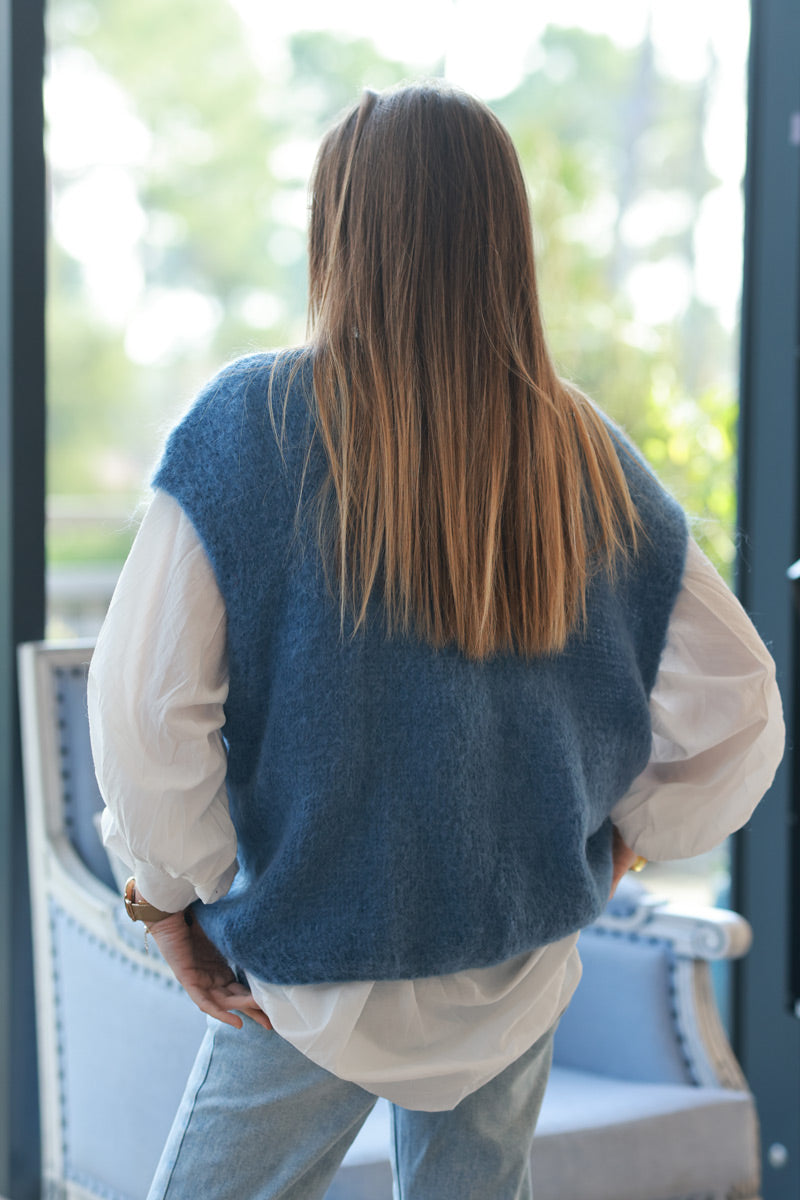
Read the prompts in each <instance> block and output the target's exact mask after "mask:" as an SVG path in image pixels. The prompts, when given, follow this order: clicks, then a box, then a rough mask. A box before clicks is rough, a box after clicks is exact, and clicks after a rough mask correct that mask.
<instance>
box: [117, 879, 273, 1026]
mask: <svg viewBox="0 0 800 1200" xmlns="http://www.w3.org/2000/svg"><path fill="white" fill-rule="evenodd" d="M137 898H138V897H137ZM188 916H189V920H190V921H191V924H187V922H186V918H185V917H184V914H183V913H182V912H177V913H173V914H172V916H170V917H165V918H164V919H163V920H162V921H157V922H156V923H155V924H153V925H150V926H148V932H149V934H150V936H151V937H152V938H153V939H154V941H155V943H156V945H157V946H158V948H159V950H160V951H161V954H162V955H163V957H164V959H165V961H166V962H167V964H168V965H169V967H170V969H171V970H172V973H173V975H174V976H175V978H176V979H177V980H178V983H179V984H180V985H181V986H182V987H183V989H184V991H185V992H187V993H188V995H189V998H190V999H191V1000H193V1001H194V1003H195V1004H196V1005H197V1007H198V1008H199V1009H200V1010H201V1011H202V1012H204V1013H208V1015H209V1016H211V1017H215V1018H216V1019H217V1020H218V1021H222V1022H223V1023H224V1024H225V1025H232V1026H233V1027H234V1029H241V1028H242V1025H243V1021H242V1018H241V1017H240V1016H238V1015H237V1011H238V1012H241V1013H244V1014H245V1015H246V1016H248V1017H250V1018H251V1020H253V1021H255V1022H256V1023H257V1024H259V1025H262V1026H263V1027H264V1029H272V1024H271V1022H270V1019H269V1017H268V1016H267V1015H266V1013H265V1012H264V1011H263V1009H261V1008H259V1006H258V1004H257V1003H256V1001H255V999H254V997H253V993H252V992H251V991H250V989H249V988H247V987H245V986H244V984H242V983H239V981H238V979H237V978H236V976H235V975H234V973H233V971H232V970H231V968H230V967H229V966H228V964H227V962H226V961H225V959H224V958H223V957H222V955H221V954H220V952H219V950H218V949H217V947H216V946H215V945H214V943H213V942H212V941H211V940H210V939H209V938H208V937H207V936H206V935H205V933H204V932H203V930H202V928H201V926H200V924H199V922H197V921H196V920H194V918H193V917H192V914H191V913H189V914H188ZM231 1010H236V1011H233V1012H232V1011H231Z"/></svg>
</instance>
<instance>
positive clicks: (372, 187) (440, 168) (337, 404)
mask: <svg viewBox="0 0 800 1200" xmlns="http://www.w3.org/2000/svg"><path fill="white" fill-rule="evenodd" d="M309 257H310V263H309V268H310V289H309V327H310V333H311V352H312V354H313V377H314V394H315V404H316V420H317V428H318V430H319V433H320V435H321V438H322V442H323V444H324V447H325V451H326V454H327V459H328V464H329V476H328V479H327V483H326V486H325V488H324V489H323V491H324V493H325V496H327V502H323V503H322V504H321V506H320V512H321V513H322V514H323V516H322V519H321V527H320V531H319V532H320V536H321V538H322V540H323V542H326V541H327V543H328V546H329V553H328V555H327V561H328V563H329V566H331V567H332V568H333V569H332V578H333V580H334V581H335V583H336V585H337V590H338V594H339V597H340V602H341V615H342V623H343V627H344V624H345V621H346V619H347V617H348V613H349V615H350V617H352V623H353V629H358V628H359V626H360V625H361V624H362V623H363V621H364V620H365V618H366V614H367V605H368V601H369V598H370V595H371V594H372V592H373V590H374V589H375V588H376V585H377V587H378V589H379V594H380V592H382V599H383V602H384V607H385V611H386V615H387V621H388V625H389V628H390V629H401V630H404V631H408V630H410V629H413V630H414V631H416V633H417V635H418V636H420V637H422V638H423V639H425V640H426V641H428V642H429V643H431V644H433V645H434V646H437V647H441V646H444V645H446V644H448V643H454V644H455V645H457V646H458V647H459V648H460V649H461V650H462V651H463V652H464V653H465V654H467V655H468V656H470V657H472V658H475V659H483V658H486V657H487V656H489V655H492V654H494V653H497V652H500V651H506V650H508V651H514V652H517V653H522V654H526V655H539V654H548V653H553V652H556V651H558V650H560V649H562V648H563V646H564V644H565V641H566V639H567V637H568V635H569V634H570V632H571V631H572V630H573V629H574V628H575V627H576V626H578V625H579V624H580V622H581V620H582V617H583V616H584V615H585V602H586V588H587V584H588V581H589V578H590V575H591V573H592V572H593V571H594V570H597V569H606V570H609V571H612V572H613V569H614V566H615V563H616V562H617V560H618V559H619V558H620V557H621V556H623V555H624V554H627V553H629V552H630V550H631V547H633V546H635V542H636V528H637V517H636V512H635V509H634V507H633V504H632V502H631V498H630V494H629V492H628V488H627V484H626V480H625V476H624V474H623V472H622V470H621V468H620V465H619V461H618V458H617V455H616V452H615V450H614V446H613V444H612V441H611V438H610V436H609V434H608V432H607V430H606V427H605V425H604V423H603V421H602V419H601V417H600V416H599V415H598V414H597V412H596V411H595V409H594V408H593V407H592V405H591V404H590V403H589V401H588V400H587V399H586V398H585V397H584V396H582V395H581V394H580V393H579V392H578V391H577V390H576V389H574V388H572V387H570V386H568V385H566V384H565V383H563V382H562V381H561V380H560V379H559V378H558V375H557V374H556V371H555V368H554V366H553V363H552V361H551V359H550V355H549V353H548V350H547V346H546V342H545V337H544V331H543V328H542V321H541V316H540V313H539V302H538V296H537V288H536V273H535V268H534V255H533V239H532V232H531V225H530V216H529V210H528V200H527V195H526V190H525V184H524V181H523V178H522V173H521V170H520V166H519V162H518V159H517V155H516V152H515V150H514V146H513V144H512V142H511V139H510V137H509V135H508V133H507V132H506V130H505V129H504V128H503V126H502V125H501V124H500V122H499V121H498V120H497V118H496V117H495V116H494V114H493V113H492V112H491V111H490V110H489V109H488V108H487V107H486V106H485V105H483V104H482V103H480V102H479V101H477V100H475V99H473V98H472V97H470V96H468V95H466V94H464V93H462V92H460V91H457V90H454V89H452V88H449V87H444V86H441V85H439V84H418V85H413V86H407V87H403V88H400V89H396V90H392V91H389V92H384V93H380V94H376V93H374V92H365V93H364V95H363V96H362V99H361V102H360V103H359V104H358V105H357V106H356V107H355V108H354V109H353V110H352V111H350V112H349V113H348V114H347V115H346V116H345V117H344V118H343V119H342V120H341V121H340V122H339V124H338V125H336V127H335V128H334V129H332V130H331V131H330V132H329V133H328V135H327V136H326V137H325V139H324V141H323V142H322V145H321V148H320V151H319V154H318V157H317V162H316V166H315V170H314V175H313V178H312V184H311V225H310V255H309ZM323 500H324V497H323Z"/></svg>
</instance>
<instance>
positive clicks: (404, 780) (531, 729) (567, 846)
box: [155, 352, 686, 984]
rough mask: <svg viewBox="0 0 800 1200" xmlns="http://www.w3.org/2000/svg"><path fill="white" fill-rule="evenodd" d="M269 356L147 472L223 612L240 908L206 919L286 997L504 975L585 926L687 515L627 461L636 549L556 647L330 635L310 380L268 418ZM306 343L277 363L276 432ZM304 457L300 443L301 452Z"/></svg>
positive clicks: (640, 745) (186, 428) (628, 769)
mask: <svg viewBox="0 0 800 1200" xmlns="http://www.w3.org/2000/svg"><path fill="white" fill-rule="evenodd" d="M274 362H275V358H274V356H271V355H259V356H255V357H250V358H247V359H243V360H240V361H239V362H237V363H234V364H233V365H232V366H229V367H228V368H226V369H225V370H224V371H223V372H222V373H221V374H220V375H219V376H218V377H217V378H216V379H215V380H214V381H212V383H211V384H210V385H209V386H208V387H206V389H205V390H204V391H203V392H202V394H201V395H200V397H199V398H198V400H197V401H196V402H195V404H194V406H193V407H192V409H191V410H190V411H189V413H188V415H187V416H186V417H185V418H184V419H183V421H182V422H181V423H180V424H179V425H178V427H177V428H176V429H175V430H174V432H173V433H172V435H171V437H170V439H169V442H168V444H167V448H166V451H165V454H164V457H163V460H162V462H161V465H160V467H159V469H158V472H157V474H156V476H155V484H156V486H157V487H159V488H163V489H165V490H166V491H168V492H170V493H171V494H172V495H173V496H174V497H175V498H176V499H177V500H178V502H179V503H180V504H181V505H182V506H183V508H184V510H185V511H186V513H187V514H188V516H189V517H190V518H191V520H192V521H193V523H194V525H195V527H196V529H197V531H198V534H199V536H200V538H201V540H202V542H203V544H204V546H205V548H206V550H207V552H208V555H209V558H210V560H211V563H212V565H213V568H214V571H215V573H216V577H217V580H218V582H219V586H220V590H221V592H222V596H223V598H224V600H225V604H226V606H227V614H228V654H229V667H230V691H229V697H228V702H227V704H226V725H225V729H224V734H225V738H226V741H227V745H228V777H227V786H228V792H229V797H230V806H231V815H232V818H233V822H234V825H235V827H236V832H237V836H238V841H239V852H238V853H239V873H238V876H237V878H236V880H235V882H234V885H233V888H232V890H231V892H230V893H229V895H228V896H227V897H225V898H224V899H222V900H219V901H218V902H217V903H215V904H213V905H209V906H203V905H200V904H198V906H197V910H198V916H199V918H200V920H201V922H202V924H203V927H204V928H205V929H206V931H207V932H208V934H209V936H210V937H211V938H212V939H213V940H214V941H215V942H216V944H217V945H218V946H219V947H220V948H221V950H222V951H223V953H224V954H225V955H226V956H227V957H228V958H229V960H230V961H231V962H233V963H235V964H237V965H238V966H239V967H242V968H245V969H246V970H248V971H251V972H252V973H253V974H255V975H257V976H259V977H260V978H262V979H264V980H266V981H271V982H274V983H282V984H291V983H311V982H337V981H346V980H355V979H400V978H416V977H419V976H425V975H437V974H443V973H448V972H452V971H457V970H462V969H466V968H474V967H481V966H488V965H491V964H495V963H498V962H501V961H504V960H505V959H508V958H511V957H512V956H514V955H516V954H519V953H521V952H522V951H525V950H529V949H531V948H533V947H535V946H539V945H542V944H544V943H546V942H550V941H554V940H556V939H557V938H560V937H562V936H564V935H566V934H568V933H570V932H572V931H574V930H577V929H579V928H581V927H583V926H584V925H586V924H588V923H589V922H591V921H592V920H593V919H594V918H595V917H596V916H597V915H598V914H599V913H600V911H601V909H602V908H603V905H604V903H605V901H606V899H607V897H608V891H609V887H610V881H611V824H610V821H609V816H608V814H609V812H610V811H611V809H612V807H613V806H614V804H615V803H616V801H617V800H619V799H620V797H621V796H622V795H623V794H624V793H625V792H626V790H627V789H628V787H629V785H630V784H631V782H632V781H633V779H634V778H635V777H636V775H638V774H639V772H640V771H641V770H642V769H643V768H644V766H645V764H646V763H647V761H648V757H649V753H650V742H651V730H650V720H649V714H648V696H649V694H650V690H651V688H652V686H653V683H654V681H655V678H656V673H657V670H658V663H659V658H660V655H661V652H662V650H663V647H664V643H665V639H666V631H667V625H668V621H669V616H670V612H671V610H672V607H673V604H674V602H675V598H676V595H677V592H678V589H679V587H680V581H681V576H682V571H683V562H684V556H685V548H686V529H685V521H684V518H683V514H682V513H681V510H680V509H679V508H678V506H677V505H676V504H675V503H674V501H672V500H671V499H670V498H669V497H668V496H667V495H666V494H665V493H664V491H663V490H662V489H661V487H660V486H659V484H658V483H657V482H656V480H655V479H654V478H653V476H652V475H651V473H650V472H649V470H648V469H647V468H646V467H644V466H643V465H642V464H641V462H640V461H639V460H638V458H636V457H635V456H634V455H633V453H629V452H627V451H624V452H621V453H620V461H621V462H622V464H623V468H624V470H625V472H626V475H627V477H628V480H629V483H630V486H631V490H632V494H633V496H634V499H635V502H636V504H637V506H638V508H639V511H640V513H641V516H642V519H643V522H644V528H645V531H646V535H647V536H645V537H643V538H642V551H641V553H640V555H639V556H638V558H637V559H636V560H635V562H634V563H633V565H632V566H631V568H630V569H629V570H627V571H625V572H622V573H621V577H620V579H619V580H618V582H617V584H616V586H615V590H612V589H611V588H610V586H609V584H608V582H607V580H606V579H605V577H604V576H598V577H596V578H595V579H594V581H593V582H592V584H591V586H590V590H589V594H588V625H587V629H586V631H585V632H584V633H583V634H582V635H575V636H574V637H573V638H572V639H571V640H570V641H569V643H568V645H567V647H566V649H565V651H564V652H563V653H562V654H560V655H557V656H553V657H547V658H538V659H533V660H525V659H524V658H521V657H517V656H515V655H513V654H502V655H498V656H496V657H495V658H493V659H491V660H489V661H487V662H482V663H478V662H474V661H470V660H468V659H467V658H466V657H464V655H462V654H461V653H460V652H459V651H458V650H456V649H455V648H452V647H451V648H447V649H444V650H434V649H432V648H431V647H430V646H428V645H427V644H425V643H423V642H421V641H420V640H418V639H416V638H415V637H413V636H410V637H406V636H394V637H392V638H387V637H386V635H385V632H384V623H383V621H382V619H381V613H380V607H379V604H378V603H377V602H376V604H375V606H374V607H373V611H372V614H371V617H370V620H369V622H368V626H367V628H366V630H364V631H363V632H359V634H358V635H357V636H355V637H351V636H348V635H347V634H345V636H344V637H342V635H341V632H340V621H339V609H338V604H337V602H336V601H335V600H334V599H333V598H332V597H331V595H330V593H329V590H328V588H327V585H326V582H325V579H324V576H323V572H322V567H321V563H320V557H319V553H318V551H317V549H316V546H315V543H314V540H313V537H310V536H308V535H307V534H304V533H303V526H302V522H300V523H298V521H297V519H296V514H297V505H298V496H299V494H300V481H301V477H302V476H303V472H304V467H305V469H306V479H305V489H306V490H305V491H304V495H306V494H307V495H309V496H311V495H313V494H314V492H315V491H316V488H317V486H318V484H319V482H320V479H321V472H322V471H324V469H325V464H324V458H323V455H322V451H321V450H320V448H319V446H318V444H317V443H316V442H311V433H312V429H313V417H312V415H311V414H312V408H313V405H312V404H311V403H310V398H311V391H310V389H311V368H310V364H309V363H308V362H307V361H301V363H300V369H299V371H298V372H297V374H296V375H295V377H294V379H293V381H292V383H291V386H290V388H289V394H288V403H287V406H286V424H285V429H284V431H283V437H282V439H281V441H280V444H279V440H278V438H276V433H275V430H274V429H273V425H272V422H271V420H270V412H269V407H268V389H269V380H270V374H271V371H272V368H273V364H274ZM297 363H298V359H297V352H293V353H292V354H287V355H286V356H285V357H282V358H280V359H279V360H278V365H277V366H276V367H275V370H274V383H273V389H274V392H273V397H274V411H275V417H276V420H277V424H278V431H279V432H280V426H281V421H282V413H283V399H284V396H285V394H286V389H287V383H288V380H289V375H290V370H291V368H292V366H295V365H297ZM309 447H310V450H309Z"/></svg>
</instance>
